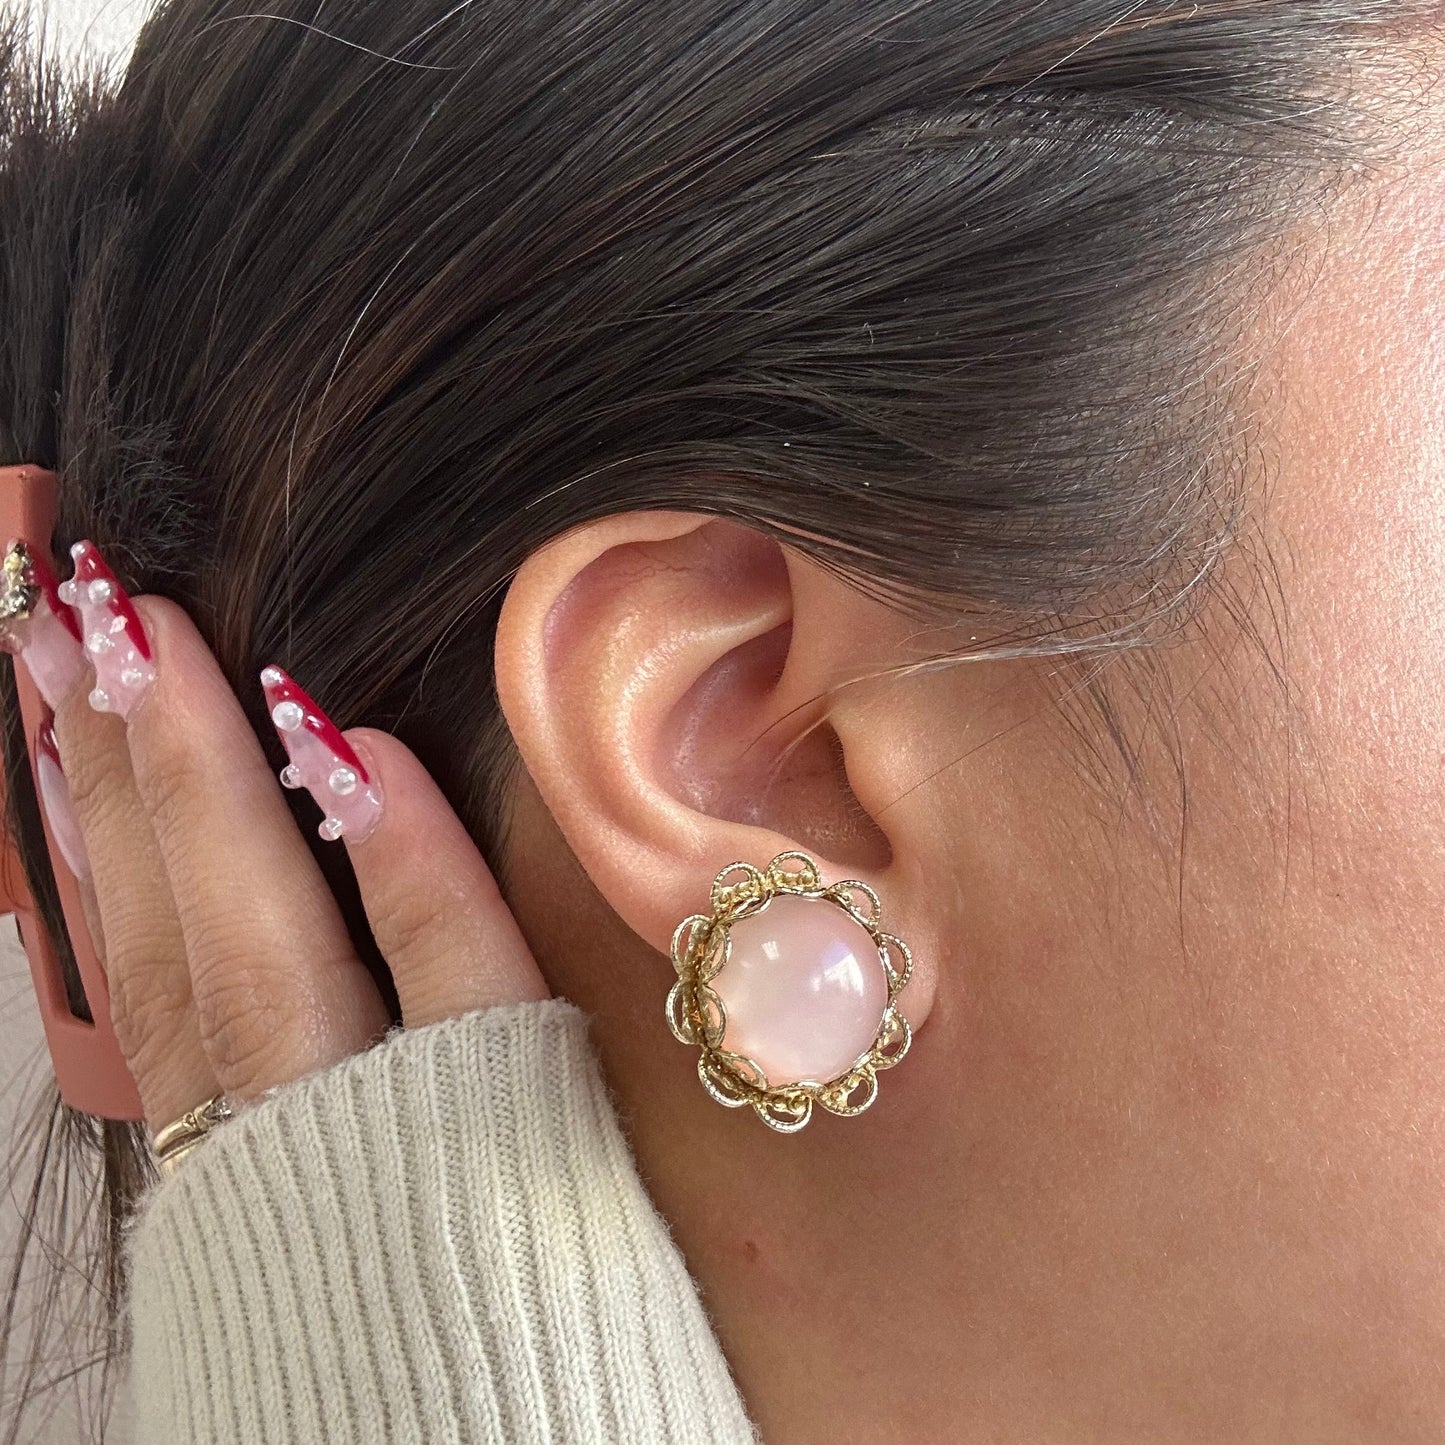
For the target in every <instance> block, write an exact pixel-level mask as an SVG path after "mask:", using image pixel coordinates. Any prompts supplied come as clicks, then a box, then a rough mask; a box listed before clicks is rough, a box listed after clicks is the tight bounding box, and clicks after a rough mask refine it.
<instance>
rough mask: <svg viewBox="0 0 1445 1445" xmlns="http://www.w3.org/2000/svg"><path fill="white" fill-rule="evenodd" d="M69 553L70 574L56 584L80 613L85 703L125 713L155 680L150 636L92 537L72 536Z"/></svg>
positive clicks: (104, 710)
mask: <svg viewBox="0 0 1445 1445" xmlns="http://www.w3.org/2000/svg"><path fill="white" fill-rule="evenodd" d="M70 556H71V560H72V561H73V562H74V563H75V575H74V576H73V577H72V578H71V579H70V581H68V582H62V583H61V584H60V598H61V601H63V602H68V603H69V604H70V605H71V606H72V607H73V608H75V610H76V612H78V613H79V614H80V634H81V637H82V638H83V640H84V642H83V645H84V647H85V651H86V655H87V656H88V657H89V658H90V665H91V666H92V667H93V668H94V669H95V686H94V687H93V688H91V690H90V705H91V707H93V708H94V709H95V710H96V712H113V713H117V714H119V716H121V717H128V716H129V715H130V711H131V709H132V708H133V707H134V706H135V705H136V703H138V702H139V701H140V700H141V698H143V697H144V696H145V695H146V693H147V692H149V691H150V686H151V684H152V683H153V682H154V681H155V680H156V669H155V663H154V662H152V660H151V645H150V640H149V639H148V638H147V637H146V634H145V628H144V627H143V626H142V625H141V620H140V618H139V617H138V616H137V615H136V610H135V608H134V607H133V606H132V605H131V600H130V598H129V597H127V596H126V594H125V589H124V588H123V587H122V586H121V585H120V583H119V582H117V581H116V580H115V573H114V572H112V571H111V570H110V568H109V567H108V566H107V565H106V562H105V558H104V557H102V556H101V555H100V552H99V551H98V550H97V549H96V546H95V543H94V542H90V541H84V542H77V543H76V544H75V546H73V547H72V548H71V549H70Z"/></svg>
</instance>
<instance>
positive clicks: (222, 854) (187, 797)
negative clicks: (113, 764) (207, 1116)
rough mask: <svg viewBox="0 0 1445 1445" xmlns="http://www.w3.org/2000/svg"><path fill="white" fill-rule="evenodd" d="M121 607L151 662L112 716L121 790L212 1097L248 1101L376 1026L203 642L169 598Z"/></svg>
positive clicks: (314, 871)
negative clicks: (161, 875) (175, 949)
mask: <svg viewBox="0 0 1445 1445" xmlns="http://www.w3.org/2000/svg"><path fill="white" fill-rule="evenodd" d="M134 607H135V611H136V613H137V614H138V615H139V617H140V618H141V621H142V624H143V625H144V627H145V630H146V633H147V636H148V638H149V641H150V644H151V651H152V654H153V659H154V667H155V677H154V680H153V682H152V683H151V684H150V686H149V687H148V689H147V690H146V692H145V694H144V696H143V697H141V698H140V700H139V701H138V702H137V703H135V705H134V706H132V707H130V709H129V710H128V713H127V716H126V731H127V737H128V742H129V747H130V756H131V765H132V768H133V770H134V774H135V783H136V788H137V790H138V792H139V794H140V797H141V799H142V801H143V803H144V805H145V807H146V810H147V812H148V814H149V817H150V820H151V825H152V827H153V829H154V832H155V837H156V842H157V844H158V846H159V848H160V853H161V857H162V860H163V862H164V865H165V869H166V874H167V876H168V878H169V880H170V884H171V891H172V894H173V895H174V898H175V906H176V913H177V915H178V917H179V919H180V924H181V930H182V933H183V935H184V938H185V944H186V954H187V958H188V961H189V964H190V973H191V991H192V995H193V997H194V999H195V1005H196V1010H197V1014H198V1017H199V1023H200V1029H201V1035H202V1038H203V1040H204V1041H205V1044H206V1049H207V1053H208V1055H209V1056H210V1059H211V1062H212V1065H213V1067H214V1068H215V1071H216V1076H217V1079H218V1080H219V1082H220V1084H221V1087H222V1088H223V1089H225V1090H226V1091H227V1092H228V1093H231V1094H234V1095H236V1096H238V1097H240V1098H251V1097H255V1096H256V1095H258V1094H261V1093H264V1092H265V1091H266V1090H268V1089H270V1088H273V1087H274V1086H276V1085H278V1084H282V1083H288V1082H290V1081H291V1080H293V1079H296V1078H300V1077H302V1076H303V1075H305V1074H309V1073H312V1072H314V1071H315V1070H317V1069H321V1068H325V1067H326V1066H327V1065H329V1064H332V1063H335V1062H337V1061H338V1060H340V1059H342V1058H344V1057H346V1056H347V1055H348V1054H351V1053H355V1052H356V1051H357V1050H359V1049H361V1048H364V1047H366V1046H367V1045H368V1044H369V1043H371V1042H373V1041H374V1040H375V1039H376V1038H378V1037H380V1035H381V1034H382V1033H383V1032H385V1030H386V1028H387V1027H388V1025H389V1022H390V1020H389V1018H388V1016H387V1013H386V1010H385V1007H384V1006H383V1004H382V1001H381V996H380V994H379V992H378V991H377V988H376V985H375V983H374V982H373V980H372V978H371V976H370V974H369V972H368V971H367V969H366V967H365V965H364V964H363V963H362V961H361V960H360V958H359V957H358V956H357V954H356V951H355V949H354V948H353V946H352V943H351V938H350V935H349V934H348V933H347V930H346V926H345V923H344V922H343V920H342V918H341V915H340V912H339V910H338V909H337V906H336V902H335V899H334V898H333V896H332V894H331V890H330V888H329V887H328V885H327V883H326V880H325V878H324V877H323V876H322V873H321V870H320V869H319V868H318V867H317V865H316V860H315V859H314V858H313V857H312V856H311V853H310V851H309V849H308V848H307V846H306V844H305V842H304V841H303V840H302V838H301V835H300V833H299V832H298V831H297V828H296V823H295V820H294V819H293V818H292V816H291V813H290V810H289V809H288V808H287V806H286V803H285V800H284V799H283V797H282V795H281V792H280V790H279V789H278V788H277V786H276V782H275V779H274V777H273V776H272V773H271V769H270V766H269V764H268V762H267V760H266V756H265V754H264V753H263V752H262V750H261V745H260V742H259V740H258V739H257V737H256V735H255V733H254V732H253V731H252V729H251V726H250V724H249V723H248V722H247V720H246V717H245V714H244V713H243V712H242V711H241V707H240V704H239V703H238V702H237V700H236V697H235V694H234V693H233V692H232V690H231V687H230V684H229V683H228V682H227V680H226V677H225V675H224V674H223V673H222V672H221V669H220V667H219V665H218V664H217V662H216V660H215V658H214V657H213V656H212V654H211V651H210V649H209V648H208V647H207V646H206V643H205V641H204V639H203V638H202V637H201V635H200V633H199V632H197V630H196V628H195V626H194V624H193V623H192V622H191V620H190V618H189V617H187V616H186V614H185V613H184V612H183V611H182V610H181V609H180V608H179V607H177V606H175V605H174V604H173V603H170V602H167V601H165V600H164V599H161V598H157V597H140V598H137V599H135V602H134ZM87 630H89V628H88V629H87Z"/></svg>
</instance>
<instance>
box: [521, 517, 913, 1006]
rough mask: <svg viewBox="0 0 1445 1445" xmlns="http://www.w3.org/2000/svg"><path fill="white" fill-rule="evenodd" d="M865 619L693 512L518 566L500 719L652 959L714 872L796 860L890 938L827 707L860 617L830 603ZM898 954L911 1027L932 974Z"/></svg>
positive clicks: (848, 602)
mask: <svg viewBox="0 0 1445 1445" xmlns="http://www.w3.org/2000/svg"><path fill="white" fill-rule="evenodd" d="M879 605H880V604H878V603H876V602H872V601H869V600H867V599H863V598H861V597H855V596H853V595H852V594H849V593H848V592H847V591H846V589H843V588H842V587H841V586H840V584H839V583H838V582H837V580H836V579H835V578H832V577H829V576H827V574H826V573H824V571H823V569H821V568H819V567H817V566H816V564H814V563H812V562H811V561H810V560H809V559H806V558H803V557H801V556H799V555H797V554H796V553H795V552H794V551H793V549H790V548H784V547H783V546H781V545H780V544H779V543H778V542H777V541H775V540H774V539H773V538H771V537H769V536H767V535H766V534H764V533H762V532H760V531H758V530H757V529H755V528H750V527H746V526H743V525H741V524H739V523H735V522H732V521H731V520H729V519H726V518H717V517H712V516H709V515H707V514H705V513H689V512H671V511H633V512H626V513H619V514H615V515H613V516H609V517H605V518H602V519H599V520H597V521H593V522H588V523H584V524H582V525H580V526H578V527H575V528H573V529H571V530H570V531H568V532H566V533H564V534H562V535H561V536H559V537H557V538H554V539H552V540H551V541H550V542H548V543H547V544H546V545H544V546H543V547H541V548H539V549H538V550H537V551H536V552H534V553H533V554H532V555H531V556H530V557H529V558H528V559H527V560H526V561H525V562H524V563H523V565H522V566H521V567H520V568H519V569H518V571H517V573H516V575H515V577H514V578H513V581H512V583H511V586H510V588H509V590H508V593H507V596H506V598H505V599H504V602H503V605H502V609H501V613H500V616H499V620H498V626H497V640H496V654H495V655H496V679H497V691H498V697H499V700H500V703H501V706H502V710H503V713H504V715H505V717H506V719H507V722H508V724H509V726H510V728H511V730H512V734H513V737H514V739H515V741H516V744H517V748H518V750H519V752H520V754H521V758H522V761H523V763H524V765H525V766H526V768H527V770H528V772H529V774H530V775H531V778H532V780H533V783H534V784H535V786H536V789H537V791H538V793H539V794H540V796H541V798H542V801H543V802H544V803H545V804H546V806H547V808H548V809H549V810H550V812H551V814H552V817H553V819H554V820H555V822H556V825H557V827H558V829H559V830H560V832H561V833H562V835H563V837H564V838H565V840H566V842H567V844H568V846H569V847H570V848H571V850H572V852H573V853H574V854H575V856H576V858H577V859H578V862H579V863H580V864H581V866H582V868H583V869H584V870H585V871H586V873H587V874H588V876H589V877H590V879H591V880H592V882H593V884H594V886H595V887H596V888H597V889H598V891H599V892H600V893H601V895H602V896H603V897H604V898H605V899H606V900H607V902H608V904H609V905H610V906H611V908H612V909H613V910H614V911H615V912H616V913H617V915H618V916H619V917H620V918H621V920H622V921H623V922H624V923H625V924H626V925H627V926H628V927H629V928H630V929H631V930H632V931H633V932H634V933H636V934H637V935H638V936H639V937H641V938H642V939H644V940H645V941H646V942H647V943H649V944H650V945H651V946H652V947H654V948H655V949H657V950H658V952H659V953H662V954H666V953H667V952H668V949H669V945H670V942H671V939H672V934H673V931H674V929H675V928H676V926H677V924H678V922H679V921H680V920H681V919H682V918H683V917H684V916H686V915H688V914H690V913H695V912H697V911H699V910H700V909H701V910H704V911H705V910H706V907H707V897H708V889H709V887H710V885H711V882H712V879H713V877H714V875H715V874H716V873H717V871H718V870H719V869H720V868H722V867H723V866H725V865H726V864H728V863H731V862H734V861H738V860H745V861H748V862H751V863H754V864H756V865H758V866H760V867H763V866H766V864H767V863H768V861H769V860H770V859H771V858H773V857H774V856H775V855H777V854H778V853H781V852H784V851H787V850H789V849H795V848H801V849H804V850H806V851H807V852H808V853H809V854H810V855H811V856H812V857H813V858H814V859H815V860H816V862H817V864H818V866H819V868H820V870H821V871H822V873H823V876H824V877H825V879H827V881H829V882H833V881H837V880H839V879H844V878H857V879H861V880H862V881H864V882H867V883H868V884H870V886H872V887H873V888H874V889H875V890H876V891H877V892H878V893H879V895H880V897H881V898H882V899H883V900H884V908H885V912H886V914H888V915H890V922H889V926H890V927H891V928H893V929H894V931H897V932H899V933H900V934H903V928H904V925H905V920H904V918H903V917H901V916H899V913H900V909H899V906H898V905H899V902H900V900H898V899H896V898H895V899H894V900H893V906H890V887H889V885H890V875H892V874H893V871H894V870H893V867H892V864H893V854H894V849H893V845H892V842H891V840H890V838H889V837H888V836H887V835H886V834H885V833H884V831H883V830H882V829H880V828H879V827H878V825H877V823H876V822H875V821H874V820H873V819H872V818H870V817H869V815H868V814H867V812H866V811H865V809H864V808H863V807H862V805H861V804H860V803H859V802H858V799H857V797H856V796H855V794H854V792H853V788H852V785H851V782H850V776H849V774H850V769H856V768H866V766H867V762H866V758H864V757H862V756H861V753H862V752H863V750H864V749H865V748H866V747H867V746H870V745H871V744H869V743H868V741H867V739H866V738H864V737H861V736H860V737H859V738H858V739H857V740H856V742H857V747H858V752H859V753H860V756H858V757H854V758H850V757H849V756H848V755H847V753H848V748H847V745H846V743H845V742H844V740H843V739H841V738H840V736H839V735H838V733H837V732H835V730H834V728H833V727H832V725H831V722H830V719H829V718H828V716H827V712H826V704H827V692H828V689H829V688H830V686H832V685H833V683H835V682H836V681H837V680H838V676H839V667H838V664H839V662H840V650H841V646H842V639H843V638H844V637H845V636H847V635H848V634H849V632H850V626H851V627H852V628H856V626H857V625H859V622H860V619H858V618H857V617H853V618H850V617H849V616H848V615H847V609H848V608H854V607H856V608H859V609H866V608H871V607H878V606H879ZM840 609H842V610H841V612H840ZM896 891H897V890H896V889H895V890H894V892H895V894H896ZM903 911H905V912H906V911H909V910H907V909H904V910H903ZM903 936H904V937H905V938H906V934H904V935H903ZM908 941H909V942H910V944H911V945H914V941H913V940H911V939H910V940H908ZM914 952H915V956H916V958H917V962H918V965H919V966H918V968H917V972H916V974H915V978H914V981H913V983H912V984H911V985H910V987H909V989H908V990H907V991H906V992H905V996H904V998H903V999H902V1000H901V1004H902V1006H903V1009H904V1012H905V1014H906V1015H907V1017H908V1018H909V1020H910V1022H912V1023H913V1024H915V1025H917V1024H918V1023H919V1022H921V1018H922V1015H923V1014H924V1013H926V1012H927V1005H928V999H929V998H931V994H932V988H933V969H932V968H931V967H929V966H928V960H926V958H925V957H923V956H922V955H923V954H924V953H926V949H923V950H921V949H919V948H918V947H917V946H916V945H914Z"/></svg>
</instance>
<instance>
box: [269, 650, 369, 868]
mask: <svg viewBox="0 0 1445 1445" xmlns="http://www.w3.org/2000/svg"><path fill="white" fill-rule="evenodd" d="M261 685H262V687H263V688H264V689H265V693H266V706H267V708H268V709H269V710H270V713H271V721H272V723H273V724H274V725H275V727H276V731H277V733H278V734H279V736H280V738H281V743H282V746H284V747H285V749H286V756H287V757H288V758H289V759H290V761H289V762H288V764H287V765H286V767H285V768H284V769H282V772H281V781H282V782H283V783H285V785H286V786H287V787H288V788H305V789H306V790H307V791H308V792H309V793H310V794H311V796H312V797H313V798H314V799H315V800H316V802H317V803H318V804H320V806H321V808H322V809H323V810H324V812H325V814H326V817H325V818H324V819H323V820H322V822H321V825H320V827H319V828H318V829H317V832H319V833H320V834H321V836H322V837H323V838H325V839H326V840H327V841H328V842H330V841H333V840H335V839H337V838H340V837H343V836H344V837H345V838H346V839H347V840H348V841H349V842H352V843H360V842H361V841H362V840H363V839H365V838H367V837H368V836H370V834H371V832H372V830H373V829H374V828H375V827H376V824H377V821H378V820H379V819H380V817H381V790H380V789H379V788H378V787H377V785H376V784H375V782H373V781H372V778H371V775H370V774H369V773H368V772H367V770H366V767H365V765H364V764H363V763H362V761H361V759H360V758H359V757H357V755H356V752H355V749H353V748H352V746H351V744H350V743H348V742H347V741H346V739H345V738H344V737H343V736H342V734H341V731H340V729H339V728H337V726H336V724H335V723H333V722H332V721H331V719H330V718H329V717H327V716H326V714H325V713H324V712H322V710H321V709H320V708H319V707H318V706H317V705H316V703H315V701H314V700H313V699H312V697H311V696H310V694H309V693H307V691H306V690H305V689H304V688H303V687H301V686H299V685H298V684H297V683H296V682H295V681H294V679H292V678H291V677H290V676H289V675H288V674H287V673H286V672H284V671H283V670H282V669H281V668H279V667H267V668H263V669H262V671H261Z"/></svg>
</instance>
